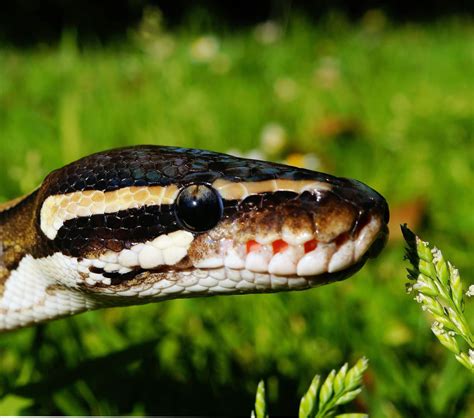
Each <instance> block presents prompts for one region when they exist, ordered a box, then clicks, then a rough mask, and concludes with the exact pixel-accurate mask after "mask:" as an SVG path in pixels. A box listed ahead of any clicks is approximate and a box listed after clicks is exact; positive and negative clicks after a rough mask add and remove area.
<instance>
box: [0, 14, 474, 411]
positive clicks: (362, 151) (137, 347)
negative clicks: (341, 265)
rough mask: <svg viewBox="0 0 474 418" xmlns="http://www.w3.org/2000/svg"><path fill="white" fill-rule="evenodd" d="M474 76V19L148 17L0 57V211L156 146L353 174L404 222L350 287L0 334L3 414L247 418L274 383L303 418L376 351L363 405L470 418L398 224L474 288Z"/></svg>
mask: <svg viewBox="0 0 474 418" xmlns="http://www.w3.org/2000/svg"><path fill="white" fill-rule="evenodd" d="M473 75H474V25H473V22H472V20H470V19H468V18H449V19H447V18H446V19H438V20H435V21H431V22H429V23H417V24H406V23H400V22H399V23H393V22H391V21H390V20H389V19H387V18H386V16H385V15H384V14H383V13H382V12H380V11H377V10H375V11H374V10H373V11H369V12H367V13H366V14H364V15H363V16H362V17H361V18H360V19H356V20H351V21H348V20H347V19H346V18H344V16H343V15H341V14H334V13H332V14H328V15H326V17H324V18H322V19H320V20H319V21H318V23H317V24H314V23H309V21H307V20H306V19H305V18H303V17H301V16H298V15H297V14H292V15H290V16H289V18H288V19H286V20H285V21H284V22H283V23H278V22H276V21H268V22H265V23H262V24H258V25H256V26H250V27H244V28H240V29H238V30H228V29H226V28H225V27H220V28H218V29H216V28H215V27H212V28H211V27H209V25H207V24H206V19H203V18H202V16H201V18H199V19H195V20H190V21H189V22H188V23H187V24H186V25H179V26H178V27H174V28H173V30H171V31H170V30H167V29H166V27H165V26H164V25H163V22H162V15H161V14H160V12H159V10H157V9H149V10H147V11H146V12H145V13H144V15H143V18H142V21H141V23H140V24H139V25H138V26H136V27H134V28H132V29H130V30H129V32H128V34H127V36H126V40H122V41H120V42H111V43H108V44H101V43H99V42H97V43H95V44H87V45H85V46H84V45H81V44H80V43H78V41H77V36H76V34H75V32H74V31H73V30H70V31H65V32H64V33H63V35H62V37H61V40H60V41H59V42H58V43H57V44H41V43H40V44H38V45H36V46H35V47H28V48H23V49H19V48H16V47H10V46H7V44H4V45H3V46H0V167H1V171H0V201H3V200H8V199H10V198H13V197H15V196H17V195H19V194H21V193H27V192H29V191H31V190H32V189H33V188H34V187H36V186H37V185H38V184H39V183H40V182H41V180H42V178H43V177H44V176H45V175H46V174H47V173H49V172H50V171H51V170H53V169H54V168H57V167H60V166H62V165H63V164H65V163H67V162H70V161H73V160H74V159H77V158H79V157H81V156H84V155H87V154H89V153H92V152H95V151H100V150H104V149H107V148H111V147H116V146H125V145H134V144H145V143H148V144H162V145H176V146H186V147H198V148H206V149H210V150H215V151H223V152H226V151H229V150H231V149H232V150H236V151H239V152H241V153H249V152H250V153H251V155H262V156H263V157H265V158H270V159H276V160H278V159H284V158H287V161H289V162H293V163H305V162H306V164H307V165H309V166H311V167H314V168H317V169H319V170H322V171H328V172H330V173H333V174H336V175H342V176H348V177H354V178H357V179H359V180H361V181H364V182H366V183H368V184H369V185H371V186H372V187H374V188H375V189H377V190H378V191H379V192H381V193H382V194H383V195H384V196H385V197H386V198H387V200H388V201H389V204H390V206H391V209H392V217H393V221H394V223H393V227H392V239H391V241H390V243H389V245H388V247H387V249H386V250H385V251H384V253H382V255H381V256H380V257H379V258H378V259H377V260H375V261H371V262H370V263H369V264H368V265H367V266H366V267H365V268H364V269H363V270H362V271H361V272H359V273H358V274H357V275H356V276H355V277H353V278H351V279H349V280H348V281H345V282H341V283H337V284H333V285H330V286H326V287H323V288H320V289H316V290H312V291H306V292H294V293H281V294H274V295H250V296H225V297H215V298H204V299H195V300H176V301H170V302H163V303H157V304H152V305H147V306H138V307H130V308H116V309H108V310H102V311H97V312H91V313H87V314H83V315H79V316H77V317H73V318H69V319H64V320H60V321H56V322H52V323H48V324H45V325H41V326H37V327H34V328H30V329H24V330H19V331H16V332H12V333H9V334H4V335H1V336H0V413H2V414H4V415H6V414H47V415H52V414H74V415H81V414H92V415H101V414H107V415H116V414H188V415H199V414H221V415H247V414H249V413H250V410H251V408H252V404H253V398H254V394H255V389H256V386H257V382H258V380H259V379H261V378H265V379H266V380H267V388H268V392H269V393H268V394H269V403H270V411H271V412H273V413H274V414H280V415H283V414H293V415H294V414H296V412H297V406H298V402H299V399H300V397H301V395H302V394H303V391H304V390H305V389H306V388H307V386H308V384H309V382H310V380H311V378H312V377H313V375H314V374H315V373H316V372H318V373H326V372H328V371H329V370H330V369H331V368H334V367H339V366H340V365H341V364H342V363H343V362H344V361H351V362H353V361H354V360H355V359H357V358H358V357H360V356H361V355H365V356H367V357H368V358H369V360H370V367H369V372H368V373H367V374H366V377H365V381H364V383H365V386H366V390H365V391H364V392H363V394H362V395H361V396H360V397H359V398H358V401H357V403H356V409H358V410H360V411H369V412H370V414H371V415H372V416H374V417H407V416H429V417H448V416H450V417H451V416H459V417H472V416H473V415H474V390H473V389H474V384H473V380H472V376H471V375H469V372H468V371H467V370H465V369H463V368H462V366H460V365H459V364H458V363H457V362H456V361H455V360H454V359H453V358H452V356H450V355H449V354H448V353H447V352H446V351H445V350H444V349H443V348H442V347H441V346H440V345H439V344H438V343H437V341H436V340H435V337H434V336H433V335H432V334H431V331H430V328H429V324H430V321H429V318H428V317H427V316H426V315H425V314H424V313H422V312H421V310H420V307H419V306H418V305H417V304H416V303H415V302H414V301H413V300H412V297H411V296H410V295H407V294H406V293H405V282H406V279H405V276H406V274H405V268H406V267H407V263H406V262H404V261H403V243H402V241H401V240H400V237H399V235H398V226H397V224H399V223H401V222H407V223H408V224H409V226H410V227H411V228H412V229H414V230H415V232H417V233H418V234H419V235H421V236H422V237H423V238H424V239H426V240H429V241H430V242H432V243H433V244H436V245H437V246H439V247H440V248H441V249H442V250H443V252H444V254H445V256H446V257H447V258H448V259H449V260H451V261H452V262H454V263H455V264H456V265H457V267H459V268H460V270H461V275H463V276H464V279H465V281H466V282H467V283H472V280H473V276H472V272H473V263H472V254H473V250H474V193H473V192H472V186H473V184H474V171H473V169H474V76H473ZM262 143H263V144H264V145H263V146H262ZM275 144H276V145H275ZM273 146H275V147H274V148H275V149H273V148H272V147H273ZM305 156H306V157H305ZM307 157H309V158H307ZM308 161H309V162H308ZM469 276H470V277H469ZM469 280H471V281H470V282H469ZM473 313H474V309H473V307H472V303H471V304H470V305H468V306H467V316H468V318H469V317H471V318H472V317H473ZM352 409H354V408H352Z"/></svg>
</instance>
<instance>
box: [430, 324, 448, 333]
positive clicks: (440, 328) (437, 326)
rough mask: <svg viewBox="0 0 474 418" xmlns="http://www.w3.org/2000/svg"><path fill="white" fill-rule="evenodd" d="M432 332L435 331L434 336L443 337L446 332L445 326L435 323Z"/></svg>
mask: <svg viewBox="0 0 474 418" xmlns="http://www.w3.org/2000/svg"><path fill="white" fill-rule="evenodd" d="M431 331H433V334H434V335H441V334H444V333H445V332H446V331H445V330H444V325H443V324H442V323H441V322H438V321H435V322H433V325H431Z"/></svg>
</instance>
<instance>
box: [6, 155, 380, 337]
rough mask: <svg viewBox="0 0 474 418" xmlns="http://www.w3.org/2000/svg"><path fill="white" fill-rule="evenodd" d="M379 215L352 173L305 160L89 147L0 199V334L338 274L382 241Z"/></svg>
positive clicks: (300, 285)
mask: <svg viewBox="0 0 474 418" xmlns="http://www.w3.org/2000/svg"><path fill="white" fill-rule="evenodd" d="M388 217H389V212H388V206H387V203H386V201H385V200H384V198H383V197H382V196H381V195H380V194H378V193H377V192H376V191H374V190H373V189H371V188H370V187H368V186H366V185H365V184H363V183H360V182H358V181H356V180H351V179H345V178H338V177H334V176H331V175H328V174H323V173H318V172H314V171H309V170H305V169H300V168H295V167H290V166H286V165H281V164H275V163H269V162H263V161H257V160H249V159H243V158H237V157H233V156H230V155H226V154H219V153H215V152H210V151H204V150H196V149H186V148H176V147H164V146H137V147H129V148H119V149H114V150H110V151H105V152H100V153H97V154H93V155H90V156H88V157H85V158H82V159H80V160H78V161H76V162H74V163H71V164H69V165H67V166H65V167H63V168H60V169H58V170H56V171H53V172H52V173H51V174H49V175H48V176H47V177H46V178H45V180H44V181H43V183H42V185H41V186H40V187H39V188H38V189H36V190H35V191H33V192H32V193H31V194H29V195H28V196H26V197H23V198H19V199H16V200H14V201H12V202H9V203H4V204H3V205H0V331H6V330H11V329H16V328H20V327H23V326H28V325H32V324H35V323H39V322H43V321H48V320H52V319H55V318H59V317H63V316H67V315H73V314H76V313H80V312H84V311H87V310H92V309H98V308H103V307H109V306H124V305H133V304H141V303H148V302H152V301H161V300H166V299H172V298H183V297H201V296H208V295H221V294H245V293H259V292H276V291H281V290H299V289H307V288H311V287H315V286H319V285H323V284H327V283H330V282H333V281H336V280H342V279H345V278H347V277H349V276H350V275H352V274H354V273H355V272H356V271H358V270H359V269H360V268H361V267H362V265H363V264H364V263H365V261H366V260H367V258H368V257H375V256H377V255H378V253H379V252H380V251H381V249H382V248H383V246H384V245H385V242H386V238H387V234H388V228H387V223H388Z"/></svg>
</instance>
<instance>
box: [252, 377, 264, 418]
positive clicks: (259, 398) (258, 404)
mask: <svg viewBox="0 0 474 418" xmlns="http://www.w3.org/2000/svg"><path fill="white" fill-rule="evenodd" d="M252 416H255V417H256V418H266V417H267V402H266V400H265V383H264V382H263V380H260V382H258V387H257V394H256V396H255V411H252Z"/></svg>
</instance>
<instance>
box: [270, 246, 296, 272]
mask: <svg viewBox="0 0 474 418" xmlns="http://www.w3.org/2000/svg"><path fill="white" fill-rule="evenodd" d="M303 254H304V249H303V248H302V246H301V245H299V246H297V247H295V246H289V247H288V248H287V249H286V250H285V251H282V252H280V253H277V254H275V255H274V256H273V257H272V259H271V261H270V264H269V265H268V272H269V273H271V274H275V275H280V276H292V275H295V274H296V266H297V264H298V261H299V259H300V258H301V257H302V256H303Z"/></svg>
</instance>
